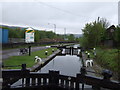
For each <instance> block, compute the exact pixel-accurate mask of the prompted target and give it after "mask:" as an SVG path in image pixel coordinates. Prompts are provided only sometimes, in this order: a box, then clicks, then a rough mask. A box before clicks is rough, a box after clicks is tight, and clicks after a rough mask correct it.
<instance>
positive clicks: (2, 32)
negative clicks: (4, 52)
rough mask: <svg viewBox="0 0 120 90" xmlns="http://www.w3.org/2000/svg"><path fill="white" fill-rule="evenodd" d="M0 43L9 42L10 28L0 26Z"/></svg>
mask: <svg viewBox="0 0 120 90" xmlns="http://www.w3.org/2000/svg"><path fill="white" fill-rule="evenodd" d="M0 43H8V29H2V28H0Z"/></svg>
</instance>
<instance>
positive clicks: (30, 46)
mask: <svg viewBox="0 0 120 90" xmlns="http://www.w3.org/2000/svg"><path fill="white" fill-rule="evenodd" d="M29 56H31V46H29Z"/></svg>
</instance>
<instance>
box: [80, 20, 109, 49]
mask: <svg viewBox="0 0 120 90" xmlns="http://www.w3.org/2000/svg"><path fill="white" fill-rule="evenodd" d="M107 27H108V22H107V21H106V19H103V18H102V19H100V18H98V20H95V21H94V22H91V23H87V24H86V25H85V27H84V28H83V29H82V31H83V40H82V43H84V44H83V45H85V46H86V47H96V46H98V45H100V43H101V41H103V40H104V38H105V30H106V28H107Z"/></svg>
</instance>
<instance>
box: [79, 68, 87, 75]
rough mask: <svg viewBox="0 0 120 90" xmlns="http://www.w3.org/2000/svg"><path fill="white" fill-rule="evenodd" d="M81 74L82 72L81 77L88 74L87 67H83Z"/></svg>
mask: <svg viewBox="0 0 120 90" xmlns="http://www.w3.org/2000/svg"><path fill="white" fill-rule="evenodd" d="M80 72H81V75H85V74H86V69H85V67H81V69H80Z"/></svg>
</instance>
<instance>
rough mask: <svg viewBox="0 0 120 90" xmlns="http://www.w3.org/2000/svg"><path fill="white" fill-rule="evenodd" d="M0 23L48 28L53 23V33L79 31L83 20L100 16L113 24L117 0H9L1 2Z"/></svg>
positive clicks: (83, 22) (92, 19)
mask: <svg viewBox="0 0 120 90" xmlns="http://www.w3.org/2000/svg"><path fill="white" fill-rule="evenodd" d="M2 5H3V7H2V11H3V16H2V19H3V23H5V24H6V23H7V24H12V25H21V26H25V25H27V26H32V27H33V28H39V29H41V28H42V29H43V28H44V29H47V30H48V29H52V28H53V25H48V23H53V24H56V25H57V33H63V31H64V29H63V28H67V32H68V33H82V31H80V30H81V29H82V28H83V27H84V25H85V24H86V23H87V22H90V21H94V20H95V19H97V17H104V18H106V19H107V20H108V21H109V20H110V22H111V23H113V24H117V20H115V19H117V16H118V15H117V3H116V2H115V3H113V2H102V3H101V2H61V3H58V2H57V3H56V2H51V3H48V2H46V3H40V2H29V3H26V2H23V3H22V2H19V3H17V2H16V3H14V2H9V3H2Z"/></svg>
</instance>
